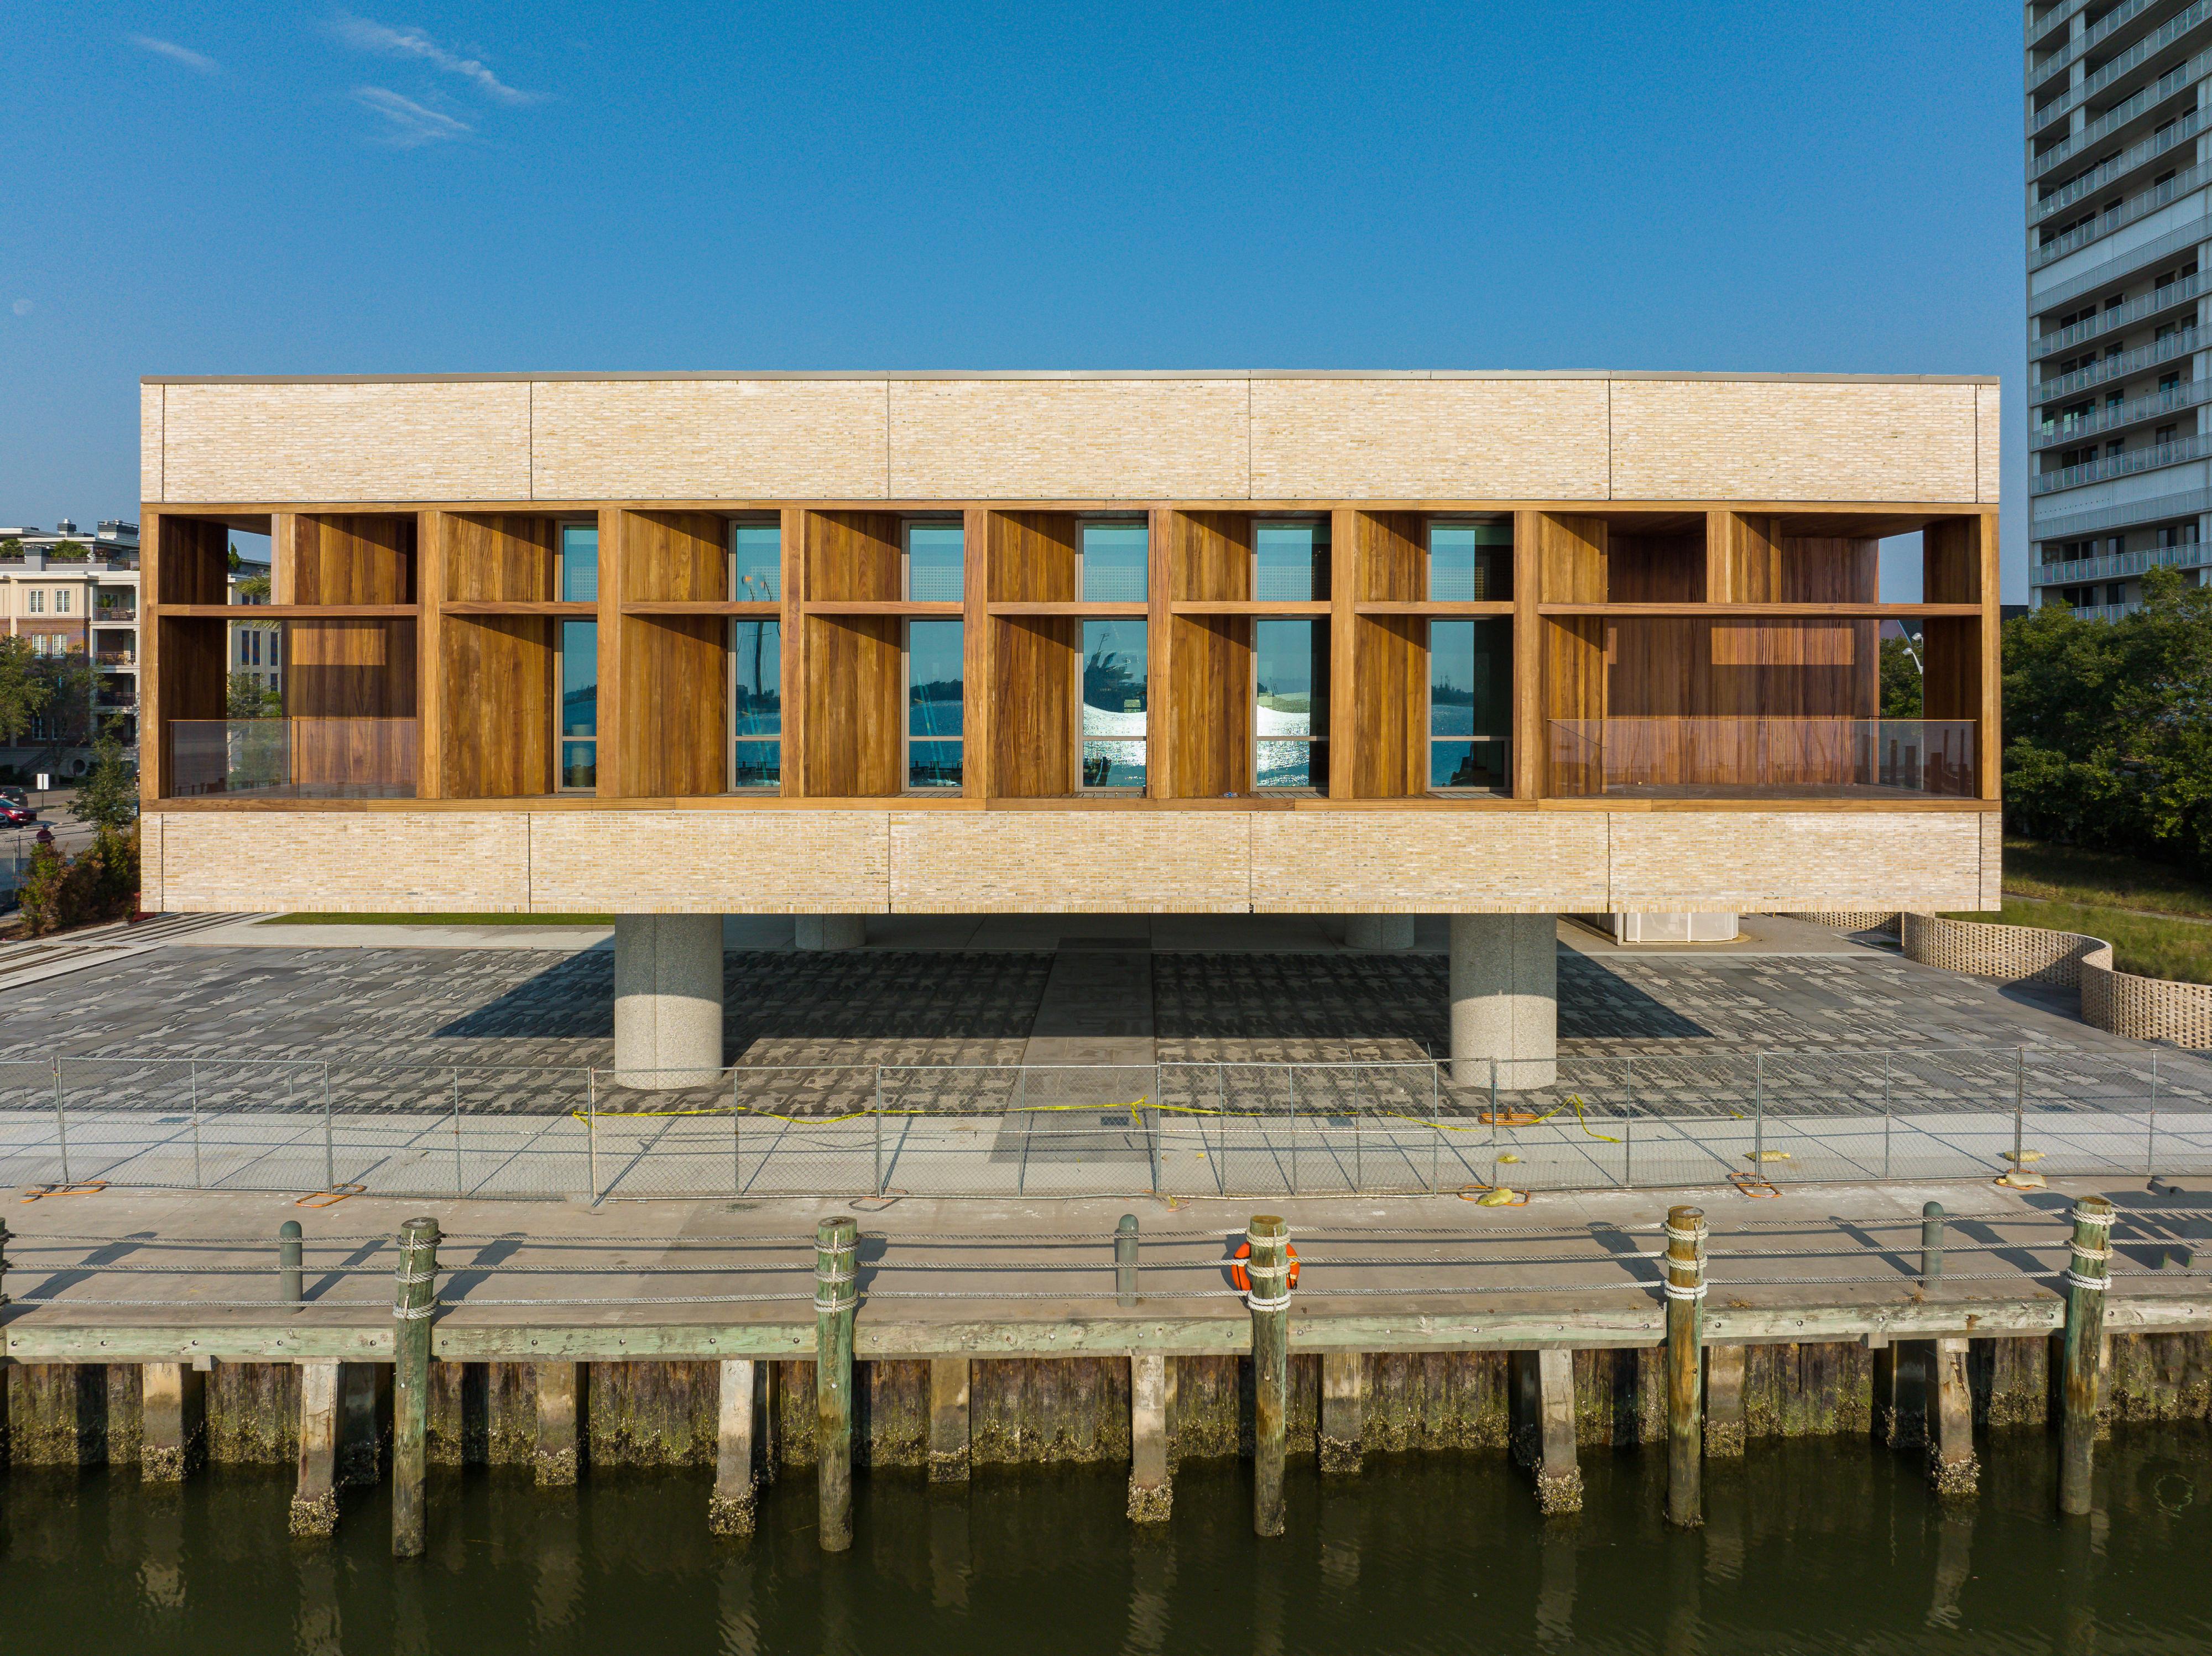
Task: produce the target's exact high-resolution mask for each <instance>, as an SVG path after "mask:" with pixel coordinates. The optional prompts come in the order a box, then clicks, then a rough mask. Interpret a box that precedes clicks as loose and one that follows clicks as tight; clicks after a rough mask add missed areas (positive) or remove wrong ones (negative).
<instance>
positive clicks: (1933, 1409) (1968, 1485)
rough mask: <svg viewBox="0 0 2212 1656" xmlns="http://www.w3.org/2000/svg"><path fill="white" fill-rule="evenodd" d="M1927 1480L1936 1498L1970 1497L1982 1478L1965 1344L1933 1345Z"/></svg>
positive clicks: (1959, 1341)
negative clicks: (1975, 1454)
mask: <svg viewBox="0 0 2212 1656" xmlns="http://www.w3.org/2000/svg"><path fill="white" fill-rule="evenodd" d="M1928 1477H1929V1482H1930V1483H1933V1484H1935V1486H1936V1494H1938V1495H1972V1494H1973V1492H1974V1486H1975V1485H1976V1484H1977V1483H1979V1482H1980V1479H1981V1463H1980V1461H1978V1459H1975V1456H1974V1395H1973V1392H1972V1388H1971V1387H1970V1386H1969V1385H1968V1383H1967V1380H1966V1341H1965V1340H1963V1339H1942V1340H1938V1341H1936V1373H1935V1374H1934V1376H1933V1383H1932V1384H1931V1385H1930V1386H1929V1388H1928Z"/></svg>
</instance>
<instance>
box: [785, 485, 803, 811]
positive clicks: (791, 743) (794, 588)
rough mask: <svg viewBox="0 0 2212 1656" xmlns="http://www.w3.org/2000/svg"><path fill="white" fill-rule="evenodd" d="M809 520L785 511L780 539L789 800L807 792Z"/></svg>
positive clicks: (794, 510)
mask: <svg viewBox="0 0 2212 1656" xmlns="http://www.w3.org/2000/svg"><path fill="white" fill-rule="evenodd" d="M806 517H807V514H806V513H805V512H803V511H801V510H800V509H799V507H795V506H793V507H785V508H784V509H783V529H782V533H781V535H780V536H779V537H778V539H779V540H780V541H781V552H782V556H783V579H782V586H781V591H782V593H783V639H782V642H783V654H782V656H781V670H782V682H781V692H782V698H783V786H782V789H781V792H782V794H783V797H784V798H787V799H796V798H799V797H800V796H801V795H802V794H804V793H805V791H806V786H805V765H804V763H803V762H802V761H803V758H804V756H805V752H806V723H805V721H806V679H805V673H806V655H805V651H806V621H805V612H804V611H803V610H801V609H800V608H799V604H800V599H801V597H802V595H803V594H804V592H805V585H806Z"/></svg>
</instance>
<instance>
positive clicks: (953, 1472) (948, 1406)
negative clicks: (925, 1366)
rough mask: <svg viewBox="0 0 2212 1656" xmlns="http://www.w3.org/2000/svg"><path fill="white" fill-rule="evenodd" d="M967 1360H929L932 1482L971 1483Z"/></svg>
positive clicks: (953, 1358) (948, 1358) (935, 1358)
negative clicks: (969, 1477) (969, 1475)
mask: <svg viewBox="0 0 2212 1656" xmlns="http://www.w3.org/2000/svg"><path fill="white" fill-rule="evenodd" d="M968 1442H969V1439H968V1359H967V1358H965V1357H932V1358H931V1359H930V1360H929V1481H930V1482H931V1483H966V1482H967V1481H968Z"/></svg>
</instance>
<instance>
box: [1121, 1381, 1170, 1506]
mask: <svg viewBox="0 0 2212 1656" xmlns="http://www.w3.org/2000/svg"><path fill="white" fill-rule="evenodd" d="M1170 1361H1171V1359H1170V1358H1167V1357H1163V1356H1158V1354H1156V1353H1144V1352H1139V1354H1138V1355H1136V1356H1133V1357H1131V1358H1130V1359H1129V1518H1130V1521H1131V1522H1133V1523H1137V1524H1164V1523H1165V1522H1166V1521H1167V1518H1168V1513H1169V1512H1170V1509H1171V1508H1172V1507H1173V1506H1174V1504H1175V1470H1174V1467H1173V1465H1171V1463H1170V1461H1169V1459H1168V1379H1169V1373H1168V1364H1169V1362H1170Z"/></svg>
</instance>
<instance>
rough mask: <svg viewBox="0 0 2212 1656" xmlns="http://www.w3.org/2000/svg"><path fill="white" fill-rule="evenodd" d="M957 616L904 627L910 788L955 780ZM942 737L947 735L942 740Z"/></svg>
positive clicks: (959, 685) (959, 681)
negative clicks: (954, 619)
mask: <svg viewBox="0 0 2212 1656" xmlns="http://www.w3.org/2000/svg"><path fill="white" fill-rule="evenodd" d="M961 635H962V627H961V623H960V622H957V621H915V622H908V623H907V629H906V683H907V778H906V785H907V786H908V787H910V788H949V787H957V786H959V784H960V757H961V752H960V743H959V741H958V739H957V738H958V737H959V735H960V729H961V720H960V702H961V696H962V695H963V691H964V689H965V688H966V686H965V683H964V669H963V664H962V660H961V642H962V637H961ZM946 738H951V739H950V740H947V739H946Z"/></svg>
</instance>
